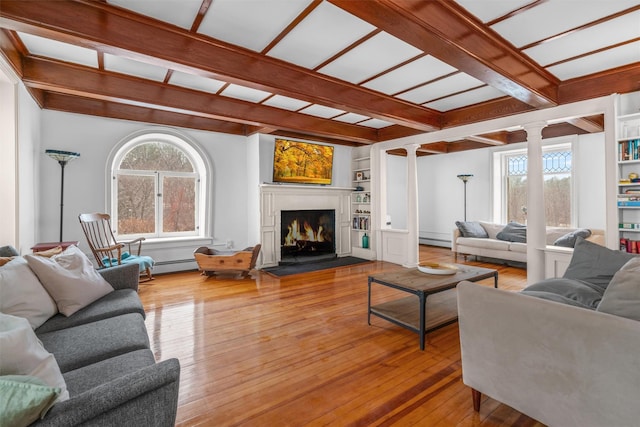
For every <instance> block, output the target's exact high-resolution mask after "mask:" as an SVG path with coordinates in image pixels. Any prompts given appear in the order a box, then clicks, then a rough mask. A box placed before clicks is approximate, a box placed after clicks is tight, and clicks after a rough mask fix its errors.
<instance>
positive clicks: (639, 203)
mask: <svg viewBox="0 0 640 427" xmlns="http://www.w3.org/2000/svg"><path fill="white" fill-rule="evenodd" d="M618 206H640V200H618Z"/></svg>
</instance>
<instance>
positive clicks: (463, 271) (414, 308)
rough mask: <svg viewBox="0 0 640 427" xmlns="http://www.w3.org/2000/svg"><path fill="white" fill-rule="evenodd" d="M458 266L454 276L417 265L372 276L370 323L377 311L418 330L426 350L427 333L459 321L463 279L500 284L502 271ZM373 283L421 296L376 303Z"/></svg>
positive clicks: (385, 317) (405, 326)
mask: <svg viewBox="0 0 640 427" xmlns="http://www.w3.org/2000/svg"><path fill="white" fill-rule="evenodd" d="M454 265H455V266H456V267H458V270H457V272H456V273H455V274H450V275H438V274H428V273H423V272H421V271H419V270H418V269H417V268H411V269H405V270H402V271H398V272H392V273H381V274H374V275H371V276H369V303H368V314H367V322H368V323H369V325H371V315H372V314H373V315H374V316H378V317H381V318H383V319H385V320H388V321H389V322H392V323H395V324H396V325H398V326H402V327H403V328H406V329H409V330H410V331H413V332H417V333H418V335H419V336H420V350H424V339H425V335H426V334H427V333H429V332H431V331H434V330H436V329H438V328H442V327H443V326H446V325H449V324H451V323H453V322H455V321H457V320H458V307H457V298H456V291H455V287H456V285H457V284H458V283H460V282H461V281H463V280H468V281H470V282H476V281H478V280H482V279H487V278H490V277H493V280H494V287H496V288H497V287H498V272H497V271H496V270H492V269H489V268H481V267H472V266H469V265H463V264H454ZM372 283H378V284H380V285H382V286H387V287H389V288H393V289H398V290H400V291H403V292H407V293H409V294H413V295H415V296H417V297H418V299H417V300H416V298H415V297H414V296H410V297H406V298H401V299H398V300H394V301H389V302H385V303H382V304H376V305H374V306H372V305H371V284H372ZM428 297H429V298H428ZM427 298H428V300H429V302H428V305H427ZM427 317H428V318H427Z"/></svg>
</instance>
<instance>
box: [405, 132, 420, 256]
mask: <svg viewBox="0 0 640 427" xmlns="http://www.w3.org/2000/svg"><path fill="white" fill-rule="evenodd" d="M405 148H406V150H407V231H408V235H407V262H406V264H404V266H405V267H409V268H412V267H417V266H418V262H419V258H420V256H419V252H418V247H419V239H418V227H419V225H418V164H417V156H416V152H417V150H418V148H420V145H419V144H412V145H407V146H405Z"/></svg>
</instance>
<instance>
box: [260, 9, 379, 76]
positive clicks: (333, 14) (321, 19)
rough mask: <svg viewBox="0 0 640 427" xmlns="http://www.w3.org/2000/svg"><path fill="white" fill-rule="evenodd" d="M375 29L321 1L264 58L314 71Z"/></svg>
mask: <svg viewBox="0 0 640 427" xmlns="http://www.w3.org/2000/svg"><path fill="white" fill-rule="evenodd" d="M374 29H375V27H374V26H373V25H371V24H369V23H367V22H365V21H363V20H361V19H360V18H356V17H355V16H353V15H351V14H350V13H347V12H345V11H344V10H342V9H340V8H339V7H337V6H334V5H333V4H331V3H327V2H322V3H321V4H320V5H319V6H318V7H316V8H315V9H314V10H313V12H311V13H310V14H309V15H308V16H307V17H306V18H305V19H303V20H302V22H300V23H299V24H298V25H297V26H296V27H295V28H294V29H293V30H292V31H291V32H290V33H289V34H287V35H286V36H285V37H284V38H283V39H282V40H281V41H280V42H279V43H278V44H277V45H276V46H274V48H273V49H271V50H270V51H269V52H268V53H267V55H268V56H272V57H274V58H278V59H282V60H283V61H287V62H291V63H293V64H297V65H300V66H302V67H306V68H315V67H317V66H318V65H320V64H321V63H322V62H324V61H326V60H327V59H329V58H331V57H332V56H333V55H335V54H336V53H338V52H340V51H341V50H343V49H344V48H346V47H347V46H349V45H351V44H353V43H354V42H355V41H357V40H358V39H360V38H362V37H364V36H365V35H367V34H369V33H370V32H371V31H373V30H374Z"/></svg>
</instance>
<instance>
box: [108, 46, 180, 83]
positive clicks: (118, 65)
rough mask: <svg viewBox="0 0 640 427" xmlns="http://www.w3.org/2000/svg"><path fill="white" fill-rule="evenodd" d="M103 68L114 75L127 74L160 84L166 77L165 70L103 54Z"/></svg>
mask: <svg viewBox="0 0 640 427" xmlns="http://www.w3.org/2000/svg"><path fill="white" fill-rule="evenodd" d="M104 68H105V69H106V70H108V71H114V72H116V73H122V74H129V75H131V76H136V77H141V78H143V79H149V80H155V81H158V82H161V81H163V80H164V78H165V77H166V75H167V69H166V68H162V67H157V66H155V65H151V64H147V63H144V62H140V61H135V60H133V59H129V58H123V57H121V56H114V55H111V54H109V53H105V54H104Z"/></svg>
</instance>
